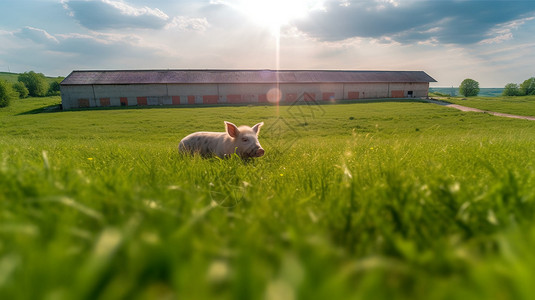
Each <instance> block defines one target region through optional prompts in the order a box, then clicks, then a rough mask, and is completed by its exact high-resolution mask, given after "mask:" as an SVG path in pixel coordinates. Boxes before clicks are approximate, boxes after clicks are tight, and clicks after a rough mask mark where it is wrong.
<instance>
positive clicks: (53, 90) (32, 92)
mask: <svg viewBox="0 0 535 300" xmlns="http://www.w3.org/2000/svg"><path fill="white" fill-rule="evenodd" d="M61 79H62V78H61V77H58V78H57V79H55V80H54V81H52V82H51V83H48V80H47V78H46V77H45V75H44V74H42V73H35V72H34V71H29V72H24V73H22V74H19V76H18V78H17V82H15V83H9V82H7V81H5V80H0V107H6V106H8V105H9V104H10V102H11V101H12V100H15V99H18V98H26V97H45V96H57V95H59V94H60V85H59V83H60V81H61Z"/></svg>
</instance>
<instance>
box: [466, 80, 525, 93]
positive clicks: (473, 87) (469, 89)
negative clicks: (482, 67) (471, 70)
mask: <svg viewBox="0 0 535 300" xmlns="http://www.w3.org/2000/svg"><path fill="white" fill-rule="evenodd" d="M459 93H460V94H461V95H463V96H465V97H471V96H477V95H478V94H479V82H477V81H475V80H473V79H470V78H467V79H465V80H463V82H461V85H460V86H459ZM502 95H503V96H530V95H535V77H531V78H529V79H526V80H524V82H522V83H521V84H516V83H508V84H506V85H505V87H504V89H503V92H502Z"/></svg>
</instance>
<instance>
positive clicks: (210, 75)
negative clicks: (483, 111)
mask: <svg viewBox="0 0 535 300" xmlns="http://www.w3.org/2000/svg"><path fill="white" fill-rule="evenodd" d="M430 82H436V80H434V79H433V78H432V77H431V76H429V75H427V74H426V73H425V72H423V71H312V70H293V71H292V70H278V71H275V70H127V71H124V70H123V71H118V70H113V71H112V70H108V71H100V70H99V71H94V70H93V71H73V72H71V74H69V76H67V77H66V78H65V79H64V80H63V81H62V82H61V102H62V106H63V109H66V110H68V109H77V108H87V107H106V106H145V105H193V104H198V105H201V104H227V103H228V104H234V103H262V102H265V103H268V102H277V101H280V102H287V103H292V102H295V101H298V100H301V99H302V100H304V101H318V102H320V101H329V100H342V99H345V100H358V99H374V98H421V97H427V94H428V91H429V83H430Z"/></svg>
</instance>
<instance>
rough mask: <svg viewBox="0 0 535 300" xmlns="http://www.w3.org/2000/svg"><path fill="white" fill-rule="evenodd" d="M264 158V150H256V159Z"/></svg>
mask: <svg viewBox="0 0 535 300" xmlns="http://www.w3.org/2000/svg"><path fill="white" fill-rule="evenodd" d="M260 156H264V149H262V148H258V149H257V150H256V157H260Z"/></svg>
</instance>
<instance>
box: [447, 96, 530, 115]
mask: <svg viewBox="0 0 535 300" xmlns="http://www.w3.org/2000/svg"><path fill="white" fill-rule="evenodd" d="M462 99H463V98H459V97H454V98H448V99H446V101H448V102H451V103H455V104H459V105H464V106H469V107H474V108H479V109H483V110H488V111H495V112H501V113H508V114H516V115H520V116H535V97H533V96H522V97H499V98H489V97H470V98H464V99H465V100H462Z"/></svg>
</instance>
